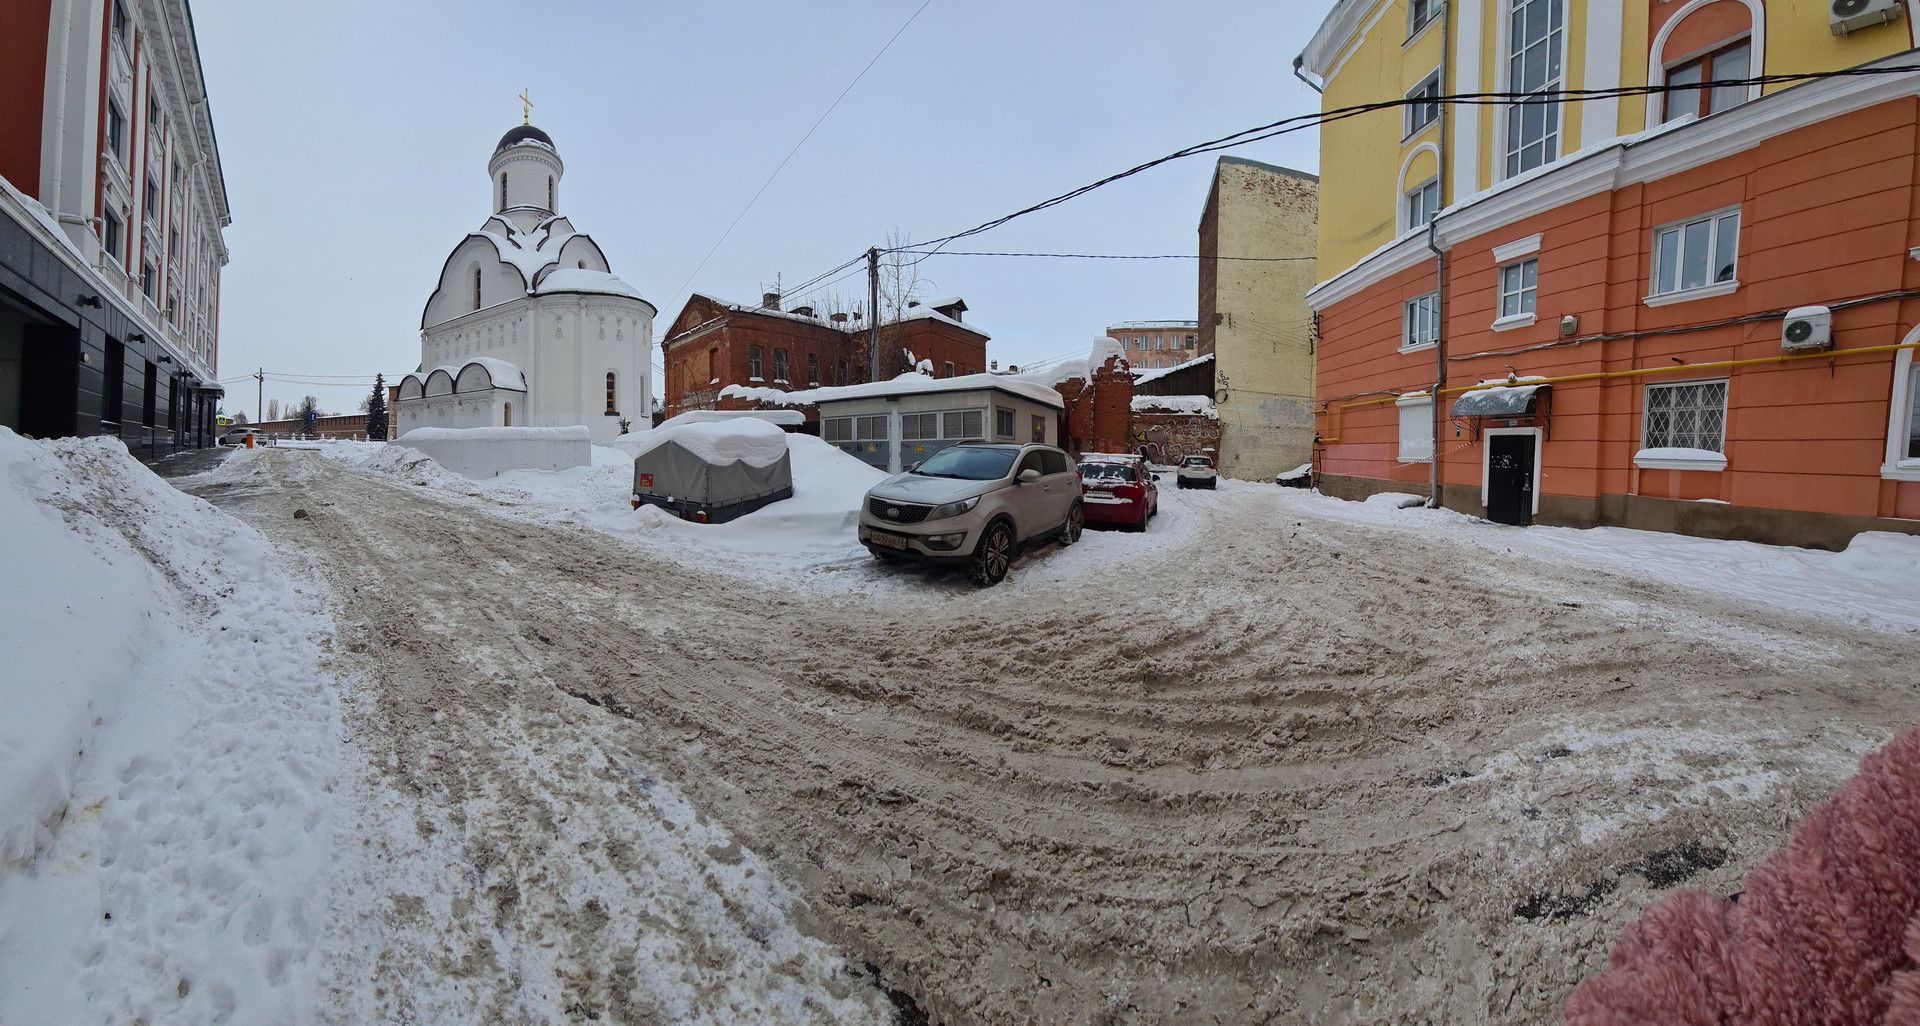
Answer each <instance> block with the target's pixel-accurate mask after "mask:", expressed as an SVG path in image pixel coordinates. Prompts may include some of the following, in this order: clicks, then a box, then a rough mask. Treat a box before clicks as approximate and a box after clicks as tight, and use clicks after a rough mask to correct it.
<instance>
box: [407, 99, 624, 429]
mask: <svg viewBox="0 0 1920 1026" xmlns="http://www.w3.org/2000/svg"><path fill="white" fill-rule="evenodd" d="M564 172H565V165H563V164H562V163H561V160H560V153H559V151H558V150H556V149H555V148H554V145H553V140H552V139H551V138H549V137H548V136H547V133H545V132H543V131H541V130H540V129H538V128H535V127H533V126H532V125H528V124H521V125H516V126H514V127H513V129H512V130H511V131H509V132H507V134H505V135H503V136H501V137H500V143H499V145H497V146H495V147H494V150H493V156H492V157H491V158H489V159H488V161H487V178H488V186H489V189H490V192H491V196H492V201H493V213H492V214H491V215H490V216H488V218H487V220H486V222H485V223H484V224H482V225H481V226H480V230H479V231H476V232H474V233H472V234H470V235H468V236H467V237H466V238H464V239H462V240H461V241H460V243H459V244H458V245H456V246H455V247H454V248H453V252H452V253H451V254H449V255H448V257H447V261H446V264H445V265H444V266H443V267H442V268H441V270H440V281H439V285H438V286H437V287H436V288H435V289H434V291H433V294H432V295H431V296H430V297H428V299H427V305H426V309H425V310H424V311H423V312H422V313H421V315H420V367H421V369H420V370H419V371H417V372H415V373H413V374H409V375H407V376H406V377H405V378H402V379H401V381H400V391H399V397H398V399H396V400H395V402H394V411H393V416H394V420H395V426H396V429H397V433H398V434H402V435H404V434H405V433H406V432H408V431H411V430H413V429H414V428H419V427H435V428H480V427H489V428H492V427H568V426H584V427H586V428H587V429H588V432H589V434H590V435H591V436H592V437H593V439H594V440H595V441H605V440H607V439H610V438H612V437H614V436H616V435H618V434H620V433H621V432H622V431H623V430H624V429H625V428H626V427H627V426H628V425H632V424H638V425H639V426H641V427H645V426H647V425H648V424H649V423H650V422H651V417H652V409H651V396H652V390H651V388H650V386H649V384H648V373H647V372H648V370H649V369H650V366H651V359H650V356H649V354H650V352H651V346H652V344H653V318H654V315H655V314H656V313H657V312H658V311H656V310H655V309H654V306H653V304H652V303H649V302H647V301H646V300H645V299H643V298H641V296H640V293H639V292H638V291H637V290H635V289H634V287H633V286H631V285H629V284H627V283H626V282H624V281H621V280H620V279H619V278H617V277H615V276H614V274H613V270H612V268H611V266H609V264H608V263H607V257H606V254H605V253H603V252H602V251H601V249H600V246H599V245H598V244H597V243H595V242H594V241H593V238H592V237H591V236H589V235H586V234H585V233H582V232H578V231H576V230H575V229H574V227H573V222H572V221H571V220H569V219H568V218H567V217H565V216H563V215H561V214H560V213H558V210H559V206H560V179H561V176H562V175H563V174H564ZM623 422H624V423H623Z"/></svg>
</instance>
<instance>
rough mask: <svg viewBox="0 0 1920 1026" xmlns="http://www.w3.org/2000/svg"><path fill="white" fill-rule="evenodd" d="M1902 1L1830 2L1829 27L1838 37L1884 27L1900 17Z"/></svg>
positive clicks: (1828, 7)
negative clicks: (1877, 26)
mask: <svg viewBox="0 0 1920 1026" xmlns="http://www.w3.org/2000/svg"><path fill="white" fill-rule="evenodd" d="M1901 13H1902V11H1901V7H1900V0H1829V2H1828V4H1827V27H1828V28H1830V29H1832V30H1833V34H1834V35H1836V36H1844V35H1846V34H1847V33H1849V32H1855V31H1858V30H1860V29H1863V28H1872V27H1874V26H1875V25H1884V24H1886V23H1887V22H1890V21H1892V20H1894V19H1895V18H1898V17H1900V15H1901Z"/></svg>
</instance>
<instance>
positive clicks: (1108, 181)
mask: <svg viewBox="0 0 1920 1026" xmlns="http://www.w3.org/2000/svg"><path fill="white" fill-rule="evenodd" d="M1916 71H1920V65H1912V64H1908V65H1899V66H1892V67H1860V68H1843V69H1840V70H1837V71H1820V72H1807V73H1801V74H1778V75H1756V76H1753V77H1751V78H1738V79H1716V80H1714V81H1712V82H1702V83H1695V84H1690V85H1673V84H1671V83H1662V84H1660V85H1644V86H1620V87H1614V88H1607V89H1560V90H1548V91H1542V92H1532V93H1525V92H1486V93H1454V94H1449V95H1445V96H1438V97H1404V96H1403V97H1396V98H1394V99H1390V100H1379V101H1376V102H1373V103H1363V104H1355V105H1353V106H1349V107H1339V108H1335V109H1334V110H1330V111H1316V112H1313V113H1308V114H1296V115H1293V116H1290V117H1285V118H1281V119H1280V120H1278V121H1274V122H1269V123H1268V124H1265V125H1257V126H1255V127H1253V128H1247V129H1242V130H1240V131H1238V132H1234V133H1231V134H1229V135H1223V136H1221V137H1219V138H1217V139H1210V140H1207V141H1206V142H1202V143H1196V144H1194V145H1192V146H1188V147H1185V148H1183V149H1179V150H1175V151H1174V152H1172V153H1169V154H1166V155H1165V156H1161V157H1156V158H1154V159H1152V160H1149V161H1146V162H1144V163H1141V164H1136V165H1134V166H1133V167H1130V168H1128V169H1126V170H1124V171H1120V172H1117V173H1115V174H1111V175H1108V176H1106V177H1104V178H1100V179H1097V180H1095V181H1093V182H1089V183H1087V184H1086V185H1082V186H1080V187H1079V188H1076V189H1070V190H1068V191H1066V192H1063V193H1061V194H1059V195H1057V196H1053V197H1050V198H1048V199H1044V200H1041V201H1040V202H1038V203H1035V204H1032V205H1031V206H1027V207H1022V208H1021V209H1019V210H1015V211H1013V212H1012V213H1009V214H1003V215H1001V216H999V217H996V218H993V219H991V220H988V221H983V222H981V223H980V224H977V225H975V226H973V227H972V228H968V229H966V230H964V231H959V232H954V233H953V234H951V235H943V236H940V237H938V238H933V239H927V240H924V241H921V242H917V243H912V244H910V245H908V246H902V247H898V249H900V250H912V251H914V252H916V253H918V252H920V251H921V250H926V249H928V247H931V249H930V250H929V251H927V252H925V253H924V255H922V256H921V257H920V259H921V260H925V259H927V258H928V257H931V256H933V255H935V254H937V253H939V252H940V251H941V249H942V247H944V246H945V245H946V244H947V243H949V242H955V241H958V240H960V239H964V238H967V237H969V236H973V235H978V234H980V233H982V232H988V231H992V230H993V229H995V228H998V227H1000V226H1001V225H1004V224H1006V223H1007V222H1009V221H1013V220H1015V219H1017V218H1021V217H1025V216H1026V215H1028V214H1033V213H1038V212H1039V211H1042V210H1046V209H1048V208H1050V207H1055V206H1059V205H1060V204H1062V203H1066V202H1069V201H1071V200H1074V199H1078V198H1079V197H1081V196H1084V195H1086V194H1087V193H1090V192H1093V191H1094V190H1096V189H1100V188H1104V187H1105V186H1108V185H1112V184H1113V183H1114V182H1118V181H1121V180H1123V179H1127V178H1131V177H1133V176H1134V175H1137V174H1140V173H1141V172H1143V171H1149V170H1152V169H1153V168H1156V167H1159V166H1160V165H1162V164H1166V163H1170V162H1172V161H1175V160H1181V159H1183V158H1186V157H1192V156H1198V155H1200V154H1203V153H1214V152H1217V151H1220V150H1227V149H1232V148H1235V147H1239V146H1245V145H1247V144H1249V143H1255V142H1261V141H1264V140H1267V139H1273V138H1276V137H1278V136H1282V135H1289V134H1291V133H1294V132H1300V131H1305V130H1306V129H1308V128H1317V127H1319V126H1321V125H1326V124H1330V123H1332V122H1336V121H1344V120H1346V119H1347V118H1352V117H1358V116H1360V115H1362V114H1368V113H1372V112H1374V111H1380V110H1395V109H1398V108H1402V107H1408V106H1413V105H1421V106H1425V105H1439V104H1453V105H1461V106H1495V105H1514V106H1520V105H1527V104H1546V103H1553V102H1559V101H1562V100H1599V99H1610V98H1621V97H1628V96H1648V95H1652V94H1656V93H1668V92H1678V91H1684V90H1695V89H1699V90H1706V89H1714V88H1718V87H1722V86H1742V85H1744V86H1753V85H1759V86H1767V85H1779V84H1787V83H1800V82H1808V81H1815V80H1820V79H1828V78H1846V77H1854V76H1864V75H1894V74H1911V73H1913V72H1916Z"/></svg>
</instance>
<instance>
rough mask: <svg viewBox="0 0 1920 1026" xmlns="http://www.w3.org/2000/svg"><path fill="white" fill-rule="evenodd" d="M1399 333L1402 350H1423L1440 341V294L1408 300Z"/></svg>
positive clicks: (1435, 293) (1432, 293)
mask: <svg viewBox="0 0 1920 1026" xmlns="http://www.w3.org/2000/svg"><path fill="white" fill-rule="evenodd" d="M1403 321H1404V322H1403V324H1402V325H1401V332H1400V348H1401V349H1402V350H1411V349H1424V348H1426V347H1427V346H1430V345H1433V344H1434V343H1435V342H1438V341H1440V293H1438V292H1429V293H1427V294H1426V295H1424V296H1421V297H1420V298H1418V299H1410V300H1408V301H1407V304H1406V313H1405V315H1404V319H1403Z"/></svg>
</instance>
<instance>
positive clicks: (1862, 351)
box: [1319, 342, 1920, 445]
mask: <svg viewBox="0 0 1920 1026" xmlns="http://www.w3.org/2000/svg"><path fill="white" fill-rule="evenodd" d="M1903 349H1920V342H1905V343H1902V344H1900V345H1891V346H1862V347H1860V348H1858V349H1831V350H1825V351H1822V352H1818V353H1782V354H1780V355H1779V356H1753V357H1748V358H1746V359H1744V360H1714V361H1711V362H1708V363H1676V364H1672V365H1670V366H1665V367H1636V368H1634V369H1632V370H1621V371H1592V372H1589V373H1586V374H1563V375H1561V376H1559V377H1553V378H1526V379H1523V380H1518V381H1514V382H1506V381H1492V382H1486V383H1484V384H1479V385H1462V386H1460V387H1458V388H1443V389H1441V390H1440V392H1439V395H1442V396H1446V395H1459V394H1461V393H1464V392H1478V391H1483V390H1485V389H1489V388H1512V387H1514V386H1516V385H1559V384H1565V383H1566V382H1569V381H1603V380H1606V379H1609V378H1637V377H1640V376H1642V375H1646V374H1678V373H1681V372H1683V371H1700V370H1724V369H1727V368H1731V367H1752V366H1757V365H1759V364H1763V363H1791V362H1793V361H1795V360H1832V359H1837V358H1839V357H1842V356H1864V355H1867V354H1869V353H1897V352H1900V351H1901V350H1903ZM1405 394H1408V395H1417V394H1420V390H1419V389H1414V390H1413V391H1412V392H1409V393H1405ZM1400 398H1401V397H1400V396H1398V395H1390V396H1386V397H1385V398H1381V399H1356V400H1354V401H1352V402H1348V403H1342V404H1341V405H1339V406H1330V407H1329V408H1328V409H1325V410H1322V411H1320V414H1319V416H1323V417H1328V418H1330V419H1331V420H1332V423H1331V424H1330V425H1329V427H1331V428H1332V429H1333V433H1332V434H1330V435H1322V436H1321V438H1320V443H1321V444H1323V445H1325V444H1331V443H1335V442H1338V441H1340V421H1341V415H1342V414H1343V413H1345V412H1346V411H1347V410H1349V409H1352V408H1353V407H1356V406H1384V405H1386V404H1388V403H1392V402H1398V401H1399V400H1400ZM1435 398H1436V400H1437V399H1438V396H1436V397H1435Z"/></svg>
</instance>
